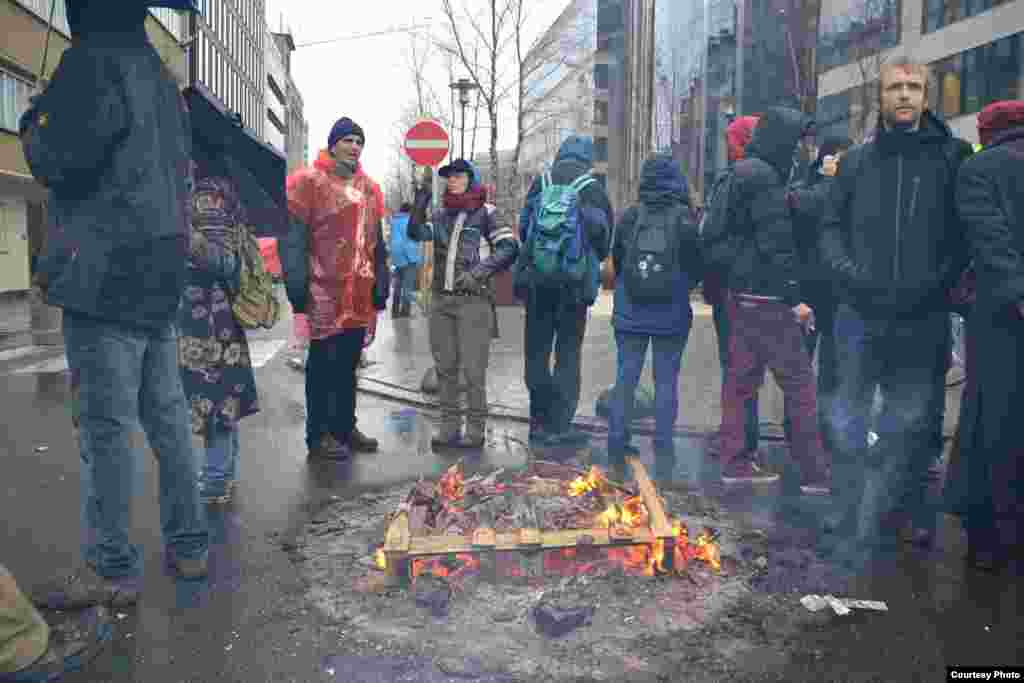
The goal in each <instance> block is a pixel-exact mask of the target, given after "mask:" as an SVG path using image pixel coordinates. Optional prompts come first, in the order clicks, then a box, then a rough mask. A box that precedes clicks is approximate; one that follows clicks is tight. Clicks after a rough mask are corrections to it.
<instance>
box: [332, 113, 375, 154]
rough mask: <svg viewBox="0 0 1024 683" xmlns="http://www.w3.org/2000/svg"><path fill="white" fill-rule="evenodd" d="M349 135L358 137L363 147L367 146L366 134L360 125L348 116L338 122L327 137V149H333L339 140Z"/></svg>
mask: <svg viewBox="0 0 1024 683" xmlns="http://www.w3.org/2000/svg"><path fill="white" fill-rule="evenodd" d="M347 135H358V136H359V139H360V140H362V142H363V145H365V144H366V134H365V133H363V129H362V128H361V127H360V126H359V124H358V123H356V122H355V121H353V120H352V119H350V118H349V117H347V116H343V117H342V118H340V119H338V122H337V123H335V124H334V127H333V128H331V134H330V135H329V136H327V148H328V149H332V148H333V147H334V145H335V144H336V143H337V142H338V140H340V139H342V138H343V137H345V136H347Z"/></svg>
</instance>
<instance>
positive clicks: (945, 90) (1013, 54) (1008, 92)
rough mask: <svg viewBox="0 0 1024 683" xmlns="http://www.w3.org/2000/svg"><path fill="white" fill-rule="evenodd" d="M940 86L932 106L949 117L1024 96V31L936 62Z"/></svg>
mask: <svg viewBox="0 0 1024 683" xmlns="http://www.w3.org/2000/svg"><path fill="white" fill-rule="evenodd" d="M932 69H933V71H934V72H935V75H936V81H937V84H938V87H937V88H936V89H935V92H932V93H931V94H930V96H929V105H930V106H931V107H932V109H934V110H935V111H937V112H938V113H940V114H942V115H943V116H944V117H946V118H952V117H954V116H961V115H964V114H974V113H976V112H979V111H981V110H982V109H984V108H985V107H986V106H987V105H989V104H991V103H992V102H996V101H998V100H1018V99H1021V98H1024V33H1017V34H1015V35H1012V36H1008V37H1006V38H1003V39H1002V40H997V41H996V42H994V43H989V44H988V45H982V46H981V47H976V48H974V49H973V50H968V51H966V52H963V53H961V54H959V55H953V56H952V57H949V58H947V59H943V60H942V61H939V62H936V63H935V64H932Z"/></svg>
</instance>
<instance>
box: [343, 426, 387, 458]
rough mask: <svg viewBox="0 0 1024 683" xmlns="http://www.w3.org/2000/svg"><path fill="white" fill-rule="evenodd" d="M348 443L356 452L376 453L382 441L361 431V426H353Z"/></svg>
mask: <svg viewBox="0 0 1024 683" xmlns="http://www.w3.org/2000/svg"><path fill="white" fill-rule="evenodd" d="M348 445H349V446H351V447H352V450H353V451H355V452H356V453H376V452H377V450H378V449H379V448H380V442H379V441H377V439H374V438H373V437H371V436H367V435H366V434H363V433H362V432H361V431H359V427H353V428H352V435H351V436H350V437H349V438H348Z"/></svg>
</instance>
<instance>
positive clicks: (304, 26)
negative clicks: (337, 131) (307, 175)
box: [266, 0, 568, 182]
mask: <svg viewBox="0 0 1024 683" xmlns="http://www.w3.org/2000/svg"><path fill="white" fill-rule="evenodd" d="M460 1H462V2H465V1H468V2H472V3H473V4H474V6H476V5H479V6H483V0H456V2H457V3H458V2H460ZM530 1H531V2H532V3H533V7H532V8H531V12H532V13H533V14H532V17H533V21H532V22H531V23H532V25H533V27H535V30H534V34H535V35H536V34H537V33H538V32H537V30H536V29H539V28H541V27H545V26H550V24H551V22H553V21H554V20H555V19H556V18H557V17H558V15H559V14H560V13H561V11H562V10H563V9H564V8H565V7H566V6H567V5H568V0H530ZM266 2H267V23H268V24H269V26H270V28H271V30H272V31H277V30H278V29H279V26H280V23H281V17H282V16H283V17H284V23H285V26H286V27H290V28H291V31H292V36H293V37H294V39H295V43H296V45H300V44H302V43H309V42H314V41H319V40H327V39H331V38H336V37H342V36H352V35H358V34H366V33H373V32H377V31H383V30H386V29H388V28H392V27H400V26H406V25H415V24H426V23H429V24H431V25H432V30H433V31H434V32H435V33H437V34H438V35H441V34H442V32H443V29H444V24H443V21H442V18H443V15H442V14H441V2H440V0H371V1H370V2H361V3H358V4H353V3H348V2H325V1H324V0H266ZM408 46H409V37H408V35H406V34H403V33H397V34H393V35H384V36H378V37H372V38H362V39H359V40H347V41H342V42H336V43H329V44H326V45H314V46H309V47H300V48H298V49H297V50H296V51H295V52H294V53H292V77H293V78H294V79H295V83H296V85H297V86H298V88H299V91H300V92H301V93H302V97H303V101H304V106H305V116H306V120H307V121H308V122H309V148H310V156H311V159H310V161H312V159H313V158H315V155H316V154H317V152H318V151H319V150H320V149H321V148H323V147H325V146H326V145H327V135H328V133H329V132H330V130H331V126H332V125H333V124H334V122H335V121H336V120H337V119H339V118H340V117H342V116H349V117H351V118H352V119H354V120H355V121H356V122H357V123H359V125H361V126H362V127H363V129H364V130H365V132H366V150H365V152H364V154H363V163H364V165H365V167H366V170H367V171H368V172H369V173H370V174H371V175H372V176H374V177H376V178H377V179H378V180H379V181H381V182H383V181H384V179H385V177H386V176H387V173H388V170H389V167H390V166H391V164H392V163H393V159H394V154H395V149H394V144H393V143H392V139H393V137H394V133H393V131H394V130H395V127H396V125H397V122H398V120H399V115H400V112H401V110H402V108H403V107H405V106H406V105H407V104H408V103H409V102H410V101H413V100H414V99H415V95H414V92H413V90H412V81H411V78H410V76H409V73H408V67H407V61H406V53H407V50H408ZM456 75H458V73H457V74H456ZM434 78H435V79H436V81H437V83H436V85H435V89H436V90H437V91H438V92H442V91H444V93H445V96H446V97H447V81H448V77H447V73H446V72H445V71H444V69H443V66H442V64H441V61H440V60H437V67H436V71H435V72H434ZM446 101H447V99H446ZM453 133H454V134H453ZM449 134H450V135H452V138H453V140H455V139H456V138H457V137H458V135H457V131H449ZM503 137H505V136H503ZM506 139H507V138H506ZM468 144H469V143H468V142H467V145H468ZM484 144H486V143H484ZM480 149H481V143H478V150H480Z"/></svg>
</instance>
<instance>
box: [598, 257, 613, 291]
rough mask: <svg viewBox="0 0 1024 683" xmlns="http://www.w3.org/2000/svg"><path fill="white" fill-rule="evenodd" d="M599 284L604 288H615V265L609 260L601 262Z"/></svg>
mask: <svg viewBox="0 0 1024 683" xmlns="http://www.w3.org/2000/svg"><path fill="white" fill-rule="evenodd" d="M601 286H602V287H604V288H605V289H615V266H614V265H612V263H611V261H605V262H604V263H602V264H601Z"/></svg>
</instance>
